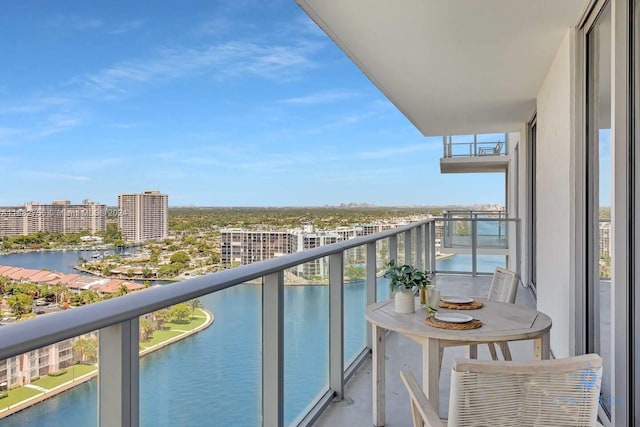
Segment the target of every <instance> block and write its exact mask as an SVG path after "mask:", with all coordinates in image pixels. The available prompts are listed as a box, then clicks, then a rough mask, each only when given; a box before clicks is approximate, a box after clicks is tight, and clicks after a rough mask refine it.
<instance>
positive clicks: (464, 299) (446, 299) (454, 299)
mask: <svg viewBox="0 0 640 427" xmlns="http://www.w3.org/2000/svg"><path fill="white" fill-rule="evenodd" d="M440 299H441V300H442V301H444V302H448V303H449V304H469V303H472V302H473V298H469V297H442V298H440Z"/></svg>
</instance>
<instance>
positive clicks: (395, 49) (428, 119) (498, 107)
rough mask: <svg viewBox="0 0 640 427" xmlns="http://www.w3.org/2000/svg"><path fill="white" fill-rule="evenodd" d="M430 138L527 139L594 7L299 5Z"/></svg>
mask: <svg viewBox="0 0 640 427" xmlns="http://www.w3.org/2000/svg"><path fill="white" fill-rule="evenodd" d="M296 1H297V2H298V4H299V5H300V6H301V7H302V9H303V10H304V11H305V12H306V13H307V14H308V15H309V16H310V17H311V18H312V19H313V20H314V21H315V22H316V23H317V24H318V25H319V26H320V27H321V28H322V29H323V30H324V31H325V32H326V33H327V34H328V35H329V37H331V38H332V39H333V40H334V42H335V43H337V44H338V46H339V47H340V48H341V49H342V50H343V51H344V52H345V53H346V54H347V55H348V56H349V57H350V58H351V60H352V61H353V62H354V63H355V64H356V65H357V66H358V67H359V68H360V69H361V70H362V71H363V72H364V73H365V75H366V76H367V77H368V78H369V79H370V80H371V81H372V82H373V83H374V84H375V85H376V86H377V87H378V88H379V89H380V90H381V91H382V92H383V93H384V94H385V95H386V96H387V98H389V100H390V101H391V102H393V104H395V106H396V107H397V108H398V109H399V110H400V111H401V112H402V113H403V114H404V115H405V116H406V117H407V118H408V119H409V120H410V121H411V122H412V123H413V124H414V125H415V126H416V127H417V128H418V129H419V130H420V131H421V132H422V133H423V134H424V135H425V136H432V135H447V134H464V133H481V132H509V131H518V130H519V129H520V128H519V127H520V125H521V124H522V123H524V122H526V121H528V120H529V119H530V118H531V116H532V114H533V113H534V111H535V97H536V94H537V93H538V90H539V88H540V86H541V84H542V81H543V79H544V77H545V75H546V73H547V70H548V69H549V66H550V65H551V62H552V60H553V58H554V55H555V53H556V51H557V49H558V47H559V46H560V43H561V41H562V39H563V37H564V35H565V34H566V32H567V30H568V28H569V27H572V26H574V25H576V24H577V23H578V20H579V18H580V16H581V14H582V12H583V10H584V9H585V8H586V5H587V3H588V0H535V1H531V0H402V1H391V0H296Z"/></svg>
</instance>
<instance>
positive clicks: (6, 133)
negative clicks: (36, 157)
mask: <svg viewBox="0 0 640 427" xmlns="http://www.w3.org/2000/svg"><path fill="white" fill-rule="evenodd" d="M22 134H24V130H22V129H17V128H3V127H0V143H3V142H7V141H10V140H11V139H12V138H15V137H18V136H20V135H22Z"/></svg>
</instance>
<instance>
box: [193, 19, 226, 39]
mask: <svg viewBox="0 0 640 427" xmlns="http://www.w3.org/2000/svg"><path fill="white" fill-rule="evenodd" d="M229 28H231V22H230V21H229V20H227V19H224V18H215V19H210V20H208V21H205V22H202V23H201V24H199V25H197V26H196V28H195V29H194V31H193V33H194V34H195V35H196V36H198V37H202V36H212V35H218V34H222V33H224V32H225V31H226V30H228V29H229Z"/></svg>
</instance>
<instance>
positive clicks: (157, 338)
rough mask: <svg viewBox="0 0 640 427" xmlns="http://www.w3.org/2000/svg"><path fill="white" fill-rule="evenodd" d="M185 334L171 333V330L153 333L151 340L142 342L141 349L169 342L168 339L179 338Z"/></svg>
mask: <svg viewBox="0 0 640 427" xmlns="http://www.w3.org/2000/svg"><path fill="white" fill-rule="evenodd" d="M182 334H183V332H178V331H169V330H162V331H154V332H153V336H152V337H151V339H148V340H145V341H140V347H141V348H148V347H151V346H154V345H156V344H160V343H161V342H163V341H167V340H168V339H171V338H173V337H177V336H178V335H182Z"/></svg>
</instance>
